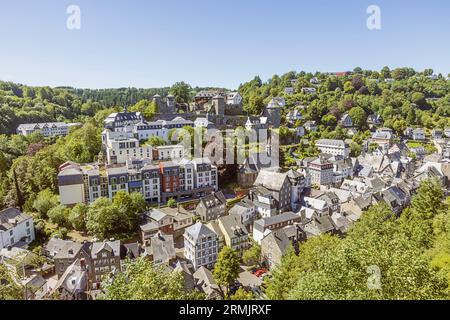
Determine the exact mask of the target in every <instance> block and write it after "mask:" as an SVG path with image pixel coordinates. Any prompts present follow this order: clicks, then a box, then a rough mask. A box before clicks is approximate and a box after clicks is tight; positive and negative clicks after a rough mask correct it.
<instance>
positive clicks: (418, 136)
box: [412, 128, 425, 140]
mask: <svg viewBox="0 0 450 320" xmlns="http://www.w3.org/2000/svg"><path fill="white" fill-rule="evenodd" d="M412 138H413V140H425V130H424V129H422V128H417V129H414V130H413V132H412Z"/></svg>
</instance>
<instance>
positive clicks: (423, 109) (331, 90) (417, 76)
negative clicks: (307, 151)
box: [239, 67, 450, 133]
mask: <svg viewBox="0 0 450 320" xmlns="http://www.w3.org/2000/svg"><path fill="white" fill-rule="evenodd" d="M432 75H433V70H431V69H428V70H425V71H423V72H416V71H415V70H413V69H411V68H398V69H394V70H392V71H391V70H390V69H389V68H388V67H385V68H383V69H382V70H381V71H380V72H378V71H370V70H362V69H361V68H355V69H354V70H353V72H351V73H348V74H345V75H339V76H336V75H333V74H326V73H316V74H312V73H305V72H299V73H297V72H294V71H292V72H288V73H286V74H284V75H282V76H278V75H274V76H273V77H272V78H271V79H269V80H268V81H267V82H262V81H261V79H260V78H259V77H255V78H254V79H253V80H251V81H249V82H247V83H244V84H242V85H241V86H240V87H239V92H240V93H241V95H242V96H243V98H244V109H245V110H246V111H247V112H249V113H250V114H259V113H261V111H262V110H263V109H264V107H265V105H266V104H267V103H268V102H269V101H270V99H272V98H273V97H278V96H284V97H285V99H286V108H284V110H285V112H287V111H289V110H292V108H294V107H297V106H305V109H304V115H305V117H306V120H314V121H317V123H318V124H319V125H320V126H321V127H320V129H321V130H319V131H321V132H324V133H327V132H330V131H332V130H335V129H336V123H337V121H338V120H339V119H340V117H341V116H342V115H343V114H344V113H345V112H349V114H350V115H351V116H352V118H355V119H354V122H356V126H357V127H358V128H360V129H364V128H365V126H366V119H367V116H368V115H370V114H379V115H380V116H381V117H382V118H383V120H384V123H385V125H386V126H387V127H392V128H393V129H394V130H396V131H403V130H402V129H403V128H406V126H424V127H427V128H433V127H441V128H443V127H445V126H448V125H450V120H449V118H448V117H449V116H450V81H449V80H447V79H446V78H445V77H444V76H443V75H438V76H436V77H433V76H432ZM311 80H313V81H314V82H313V83H314V84H312V83H311ZM311 87H312V88H316V91H317V92H316V93H303V92H302V89H303V88H311ZM285 88H293V89H294V93H293V94H286V93H285Z"/></svg>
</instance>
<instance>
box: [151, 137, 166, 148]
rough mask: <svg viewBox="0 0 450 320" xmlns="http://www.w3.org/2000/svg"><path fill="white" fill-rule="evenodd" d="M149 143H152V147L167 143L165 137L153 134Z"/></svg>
mask: <svg viewBox="0 0 450 320" xmlns="http://www.w3.org/2000/svg"><path fill="white" fill-rule="evenodd" d="M147 144H148V145H151V146H152V147H159V146H164V145H166V141H164V139H163V138H161V137H158V136H151V137H150V138H149V139H148V141H147Z"/></svg>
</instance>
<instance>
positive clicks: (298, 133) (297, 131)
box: [295, 126, 306, 138]
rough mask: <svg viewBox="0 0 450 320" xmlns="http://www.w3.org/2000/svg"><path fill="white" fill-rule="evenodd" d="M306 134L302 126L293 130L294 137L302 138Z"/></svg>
mask: <svg viewBox="0 0 450 320" xmlns="http://www.w3.org/2000/svg"><path fill="white" fill-rule="evenodd" d="M305 134H306V132H305V128H304V127H303V126H298V127H297V128H296V129H295V135H296V136H297V137H299V138H301V137H303V136H304V135H305Z"/></svg>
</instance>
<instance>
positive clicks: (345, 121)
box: [340, 113, 353, 128]
mask: <svg viewBox="0 0 450 320" xmlns="http://www.w3.org/2000/svg"><path fill="white" fill-rule="evenodd" d="M340 123H341V124H342V126H343V127H344V128H351V127H353V120H352V118H351V117H350V115H349V114H348V113H345V114H344V115H343V116H342V119H341V121H340Z"/></svg>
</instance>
